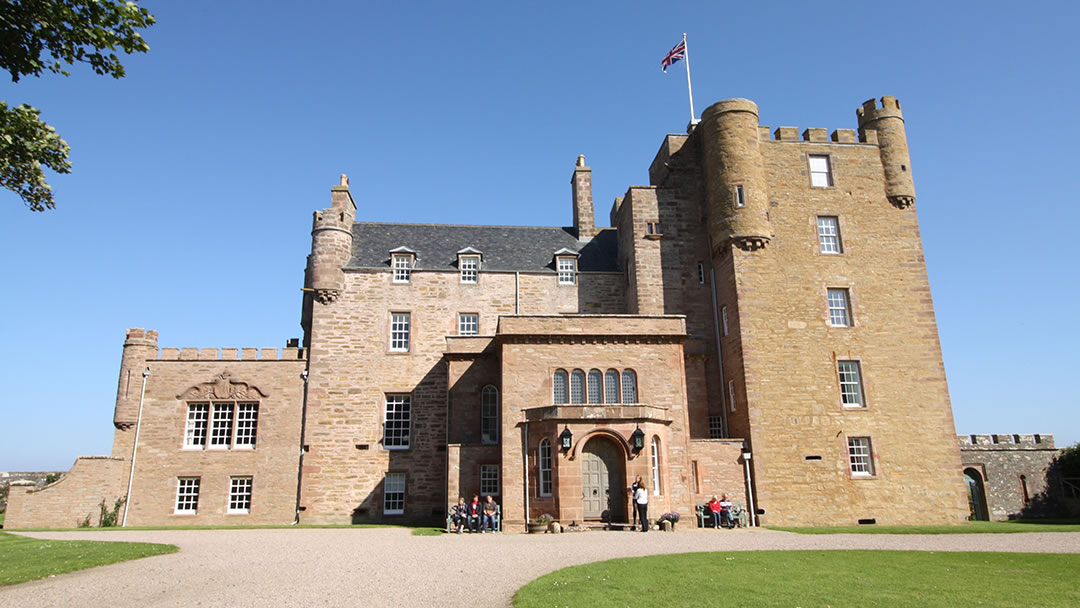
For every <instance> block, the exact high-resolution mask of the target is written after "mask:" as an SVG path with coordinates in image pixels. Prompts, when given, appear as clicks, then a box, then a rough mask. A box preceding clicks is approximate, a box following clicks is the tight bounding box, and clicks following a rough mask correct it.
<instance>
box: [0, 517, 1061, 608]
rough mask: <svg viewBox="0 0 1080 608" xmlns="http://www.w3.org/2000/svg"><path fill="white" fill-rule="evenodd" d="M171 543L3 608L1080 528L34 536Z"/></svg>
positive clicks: (1046, 548) (365, 595) (365, 600)
mask: <svg viewBox="0 0 1080 608" xmlns="http://www.w3.org/2000/svg"><path fill="white" fill-rule="evenodd" d="M26 536H32V537H34V538H45V539H61V540H69V539H76V540H112V541H117V540H125V541H146V542H157V543H171V544H175V545H178V546H179V547H180V551H179V552H178V553H174V554H171V555H160V556H155V557H150V558H145V559H140V560H135V561H130V562H124V563H121V564H113V565H110V566H103V567H100V568H92V569H90V570H83V571H81V572H73V573H71V574H64V575H60V576H56V577H52V578H49V579H45V580H42V581H33V582H28V583H23V584H21V585H15V586H12V587H0V606H19V607H20V608H33V607H36V606H68V607H75V606H78V607H80V608H81V607H86V608H98V607H100V608H118V607H124V606H238V607H240V606H398V607H400V606H428V605H438V606H461V605H466V604H469V605H473V606H506V605H508V604H509V603H510V600H511V598H512V597H513V594H514V592H515V591H516V590H517V589H518V588H519V587H521V586H522V585H524V584H525V583H528V582H529V581H531V580H533V579H535V578H536V577H538V576H541V575H543V574H546V573H548V572H551V571H553V570H557V569H559V568H563V567H565V566H572V565H577V564H584V563H588V562H594V561H600V560H605V559H612V558H617V557H634V556H642V555H653V554H660V553H687V552H695V551H752V550H768V549H787V550H794V549H896V550H920V551H1009V552H1035V553H1080V532H1068V533H1064V532H1057V533H1023V534H950V535H937V536H914V535H911V536H900V535H884V534H831V535H804V534H792V533H788V532H775V531H771V530H711V529H710V530H694V529H683V530H680V531H677V532H675V533H673V534H665V533H662V532H658V531H654V532H650V533H649V534H648V535H642V534H641V533H640V532H638V533H634V532H582V533H572V534H571V533H567V534H559V535H553V534H546V535H525V534H485V535H475V534H474V535H469V534H464V535H456V534H452V535H446V536H427V537H425V536H412V535H411V534H410V531H409V530H405V529H395V528H376V529H355V530H354V529H300V530H288V529H285V530H281V529H277V530H184V531H181V530H165V531H124V532H120V531H111V532H34V533H27V534H26Z"/></svg>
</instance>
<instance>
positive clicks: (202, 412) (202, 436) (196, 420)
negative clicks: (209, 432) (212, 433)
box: [184, 403, 210, 448]
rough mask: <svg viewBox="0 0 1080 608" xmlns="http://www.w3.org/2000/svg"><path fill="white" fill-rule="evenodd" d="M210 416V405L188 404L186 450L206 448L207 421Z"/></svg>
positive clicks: (185, 430) (185, 436)
mask: <svg viewBox="0 0 1080 608" xmlns="http://www.w3.org/2000/svg"><path fill="white" fill-rule="evenodd" d="M209 415H210V404H209V403H189V404H188V411H187V427H186V428H185V429H184V447H185V448H196V447H197V448H202V447H205V446H206V419H207V418H208V417H209Z"/></svg>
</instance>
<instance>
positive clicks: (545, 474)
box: [537, 439, 551, 496]
mask: <svg viewBox="0 0 1080 608" xmlns="http://www.w3.org/2000/svg"><path fill="white" fill-rule="evenodd" d="M537 451H538V452H539V453H540V456H539V458H538V460H539V461H540V496H551V441H550V440H548V439H541V440H540V449H539V450H537Z"/></svg>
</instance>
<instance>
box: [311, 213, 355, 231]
mask: <svg viewBox="0 0 1080 608" xmlns="http://www.w3.org/2000/svg"><path fill="white" fill-rule="evenodd" d="M348 224H349V221H348V219H347V218H346V216H345V212H344V211H341V210H339V209H333V208H330V209H323V210H322V211H316V212H315V213H313V214H312V221H311V231H312V232H315V231H317V230H324V229H337V230H351V228H352V226H349V225H348Z"/></svg>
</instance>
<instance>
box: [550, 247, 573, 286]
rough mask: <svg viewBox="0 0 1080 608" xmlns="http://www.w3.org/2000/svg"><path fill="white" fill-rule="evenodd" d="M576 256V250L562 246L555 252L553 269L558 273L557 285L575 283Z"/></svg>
mask: <svg viewBox="0 0 1080 608" xmlns="http://www.w3.org/2000/svg"><path fill="white" fill-rule="evenodd" d="M577 258H578V252H576V251H572V250H570V249H566V248H563V249H560V250H558V251H556V252H555V271H556V272H557V273H558V275H559V285H575V284H576V283H577V271H578V268H577Z"/></svg>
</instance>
